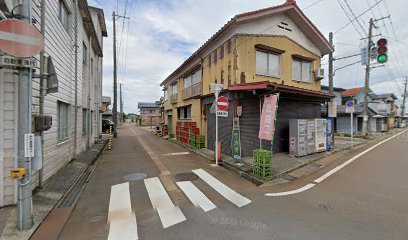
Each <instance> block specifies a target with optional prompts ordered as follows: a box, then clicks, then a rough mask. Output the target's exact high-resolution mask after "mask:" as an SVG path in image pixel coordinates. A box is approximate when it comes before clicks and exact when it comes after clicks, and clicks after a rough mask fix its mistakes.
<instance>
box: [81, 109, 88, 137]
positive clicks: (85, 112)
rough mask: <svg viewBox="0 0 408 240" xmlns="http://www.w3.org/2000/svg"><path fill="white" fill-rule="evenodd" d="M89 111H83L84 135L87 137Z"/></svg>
mask: <svg viewBox="0 0 408 240" xmlns="http://www.w3.org/2000/svg"><path fill="white" fill-rule="evenodd" d="M87 115H88V114H87V111H86V109H82V134H83V135H85V134H86V132H87V122H88V118H87Z"/></svg>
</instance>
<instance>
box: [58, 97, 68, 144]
mask: <svg viewBox="0 0 408 240" xmlns="http://www.w3.org/2000/svg"><path fill="white" fill-rule="evenodd" d="M57 111H58V113H57V121H58V140H60V141H62V140H65V139H68V138H69V135H68V129H69V122H68V118H69V105H68V104H66V103H63V102H58V108H57Z"/></svg>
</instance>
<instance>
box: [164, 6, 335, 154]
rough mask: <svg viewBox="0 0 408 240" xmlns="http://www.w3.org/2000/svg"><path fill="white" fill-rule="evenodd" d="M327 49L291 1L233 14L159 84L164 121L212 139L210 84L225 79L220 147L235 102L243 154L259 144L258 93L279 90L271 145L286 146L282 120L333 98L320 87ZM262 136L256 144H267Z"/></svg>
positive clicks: (227, 137)
mask: <svg viewBox="0 0 408 240" xmlns="http://www.w3.org/2000/svg"><path fill="white" fill-rule="evenodd" d="M332 51H333V47H332V46H331V45H330V44H329V42H328V41H327V39H326V38H325V37H324V36H323V34H322V33H321V32H320V31H319V30H318V29H317V28H316V26H315V25H313V23H312V22H311V21H310V20H309V19H308V18H307V17H306V16H305V15H304V13H303V12H302V11H301V10H300V8H299V7H298V6H297V4H296V2H295V1H294V0H288V1H287V2H286V3H284V4H282V5H279V6H274V7H270V8H265V9H260V10H256V11H253V12H247V13H243V14H239V15H236V16H235V17H233V18H232V19H231V20H230V21H229V22H228V23H226V24H225V25H224V26H223V27H222V28H221V29H220V30H219V31H218V32H216V33H215V34H214V35H213V36H212V37H211V38H210V39H209V40H208V41H206V42H205V43H204V45H202V46H201V47H200V48H199V49H198V50H197V51H196V52H195V53H194V54H193V55H192V56H191V57H189V58H188V59H187V60H186V61H185V62H184V63H183V64H182V65H181V66H180V67H179V68H177V69H176V70H175V71H174V72H173V73H172V74H170V76H168V77H167V78H166V79H165V80H164V81H163V82H162V83H161V86H163V87H164V91H165V94H164V99H165V103H164V107H165V115H166V117H165V123H166V124H168V128H169V133H173V134H174V133H175V130H176V129H175V127H176V126H177V122H186V121H187V122H194V123H195V126H197V128H199V129H200V134H201V135H204V136H206V145H207V147H208V148H210V149H214V146H215V116H214V114H212V113H210V107H211V105H212V103H213V102H214V95H213V93H212V91H211V89H210V83H220V84H223V85H224V90H223V92H222V93H221V95H222V96H225V97H227V98H228V99H229V101H230V107H229V110H228V111H229V116H228V117H227V118H219V126H220V127H219V130H220V133H219V137H220V140H221V141H222V146H223V147H222V152H223V153H225V154H229V155H231V131H232V124H233V117H234V116H236V115H237V114H236V109H237V107H238V106H241V107H242V116H241V117H240V129H241V142H242V143H241V146H242V156H252V151H253V150H254V149H258V148H259V146H260V142H259V139H258V131H259V120H260V109H261V107H262V100H263V96H265V95H266V94H272V93H280V102H279V112H278V120H277V126H276V131H275V142H274V152H285V151H286V152H287V151H288V149H289V119H297V118H319V117H320V112H321V103H322V102H326V101H328V100H329V99H330V98H332V97H334V96H331V95H329V94H327V93H323V92H321V91H320V85H321V83H320V81H319V79H321V78H320V77H321V76H320V75H319V72H320V71H319V69H320V67H321V66H320V59H321V57H323V56H324V55H326V54H328V53H330V52H332ZM270 146H271V145H270V143H266V142H265V141H264V142H263V148H265V149H270Z"/></svg>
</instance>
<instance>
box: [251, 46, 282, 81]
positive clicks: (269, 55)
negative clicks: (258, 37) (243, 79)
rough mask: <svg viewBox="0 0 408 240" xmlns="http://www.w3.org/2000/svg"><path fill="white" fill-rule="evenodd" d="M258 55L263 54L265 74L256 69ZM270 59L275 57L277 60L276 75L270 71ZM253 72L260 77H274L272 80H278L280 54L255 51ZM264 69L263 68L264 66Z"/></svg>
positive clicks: (258, 60)
mask: <svg viewBox="0 0 408 240" xmlns="http://www.w3.org/2000/svg"><path fill="white" fill-rule="evenodd" d="M259 54H265V55H266V72H262V71H261V70H260V69H259V68H258V63H259V62H260V59H259ZM272 57H277V58H278V66H277V69H278V73H277V74H274V73H273V70H272V69H270V67H271V66H270V61H271V59H272ZM255 58H256V59H255V62H256V64H255V71H256V74H257V75H261V76H267V77H274V78H280V75H281V54H280V53H275V52H268V51H261V50H258V49H257V50H256V53H255ZM264 67H265V66H264Z"/></svg>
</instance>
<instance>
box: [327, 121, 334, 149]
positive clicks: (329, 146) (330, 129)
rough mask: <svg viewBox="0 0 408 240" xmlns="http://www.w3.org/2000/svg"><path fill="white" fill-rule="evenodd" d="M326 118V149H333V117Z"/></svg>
mask: <svg viewBox="0 0 408 240" xmlns="http://www.w3.org/2000/svg"><path fill="white" fill-rule="evenodd" d="M326 120H327V127H326V150H327V151H331V150H332V149H333V119H332V118H328V119H326Z"/></svg>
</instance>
